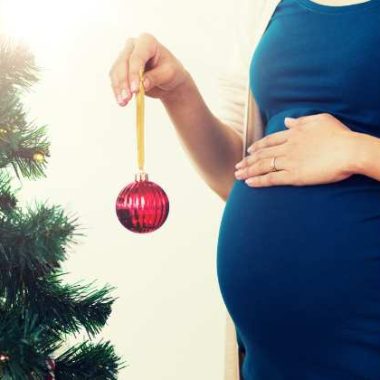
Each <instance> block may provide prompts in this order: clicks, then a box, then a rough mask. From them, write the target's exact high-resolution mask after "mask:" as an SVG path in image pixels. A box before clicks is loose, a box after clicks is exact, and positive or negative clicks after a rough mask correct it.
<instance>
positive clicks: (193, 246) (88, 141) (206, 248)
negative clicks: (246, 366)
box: [1, 0, 233, 380]
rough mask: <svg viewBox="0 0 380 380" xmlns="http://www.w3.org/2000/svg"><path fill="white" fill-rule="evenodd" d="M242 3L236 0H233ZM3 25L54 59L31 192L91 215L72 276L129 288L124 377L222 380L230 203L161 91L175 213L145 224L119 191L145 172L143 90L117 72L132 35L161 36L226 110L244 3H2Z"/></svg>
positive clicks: (120, 335) (116, 311) (153, 108)
mask: <svg viewBox="0 0 380 380" xmlns="http://www.w3.org/2000/svg"><path fill="white" fill-rule="evenodd" d="M231 1H232V0H231ZM1 5H2V9H1V15H2V17H3V20H2V26H3V27H4V28H8V30H11V31H12V32H13V33H16V34H17V33H18V34H20V35H23V36H24V37H25V38H26V39H27V41H28V42H29V43H30V44H31V46H32V47H33V51H34V53H35V55H36V59H37V62H38V64H40V66H42V67H43V71H42V72H41V81H40V82H39V84H37V85H35V86H34V89H33V93H31V94H30V95H29V96H28V97H26V99H25V102H26V104H27V106H28V108H29V115H30V117H31V118H34V119H35V120H36V121H37V123H38V124H47V125H48V136H49V140H50V141H51V157H50V158H49V161H48V168H47V171H46V174H47V178H46V179H41V180H38V181H34V182H30V181H28V180H24V181H23V183H22V185H23V189H22V191H21V193H20V199H21V200H22V201H24V202H32V201H34V200H35V199H36V200H48V201H49V202H50V203H52V204H60V205H62V206H63V207H64V208H65V210H66V211H67V212H68V213H71V214H74V215H76V216H78V218H79V222H80V224H81V226H82V228H83V230H82V232H84V233H85V235H86V236H85V237H83V238H80V239H77V240H78V242H79V243H78V244H77V245H76V246H74V247H73V248H72V249H70V251H69V255H70V257H69V259H68V261H67V262H66V263H65V264H64V266H65V269H66V270H68V271H69V272H70V275H69V276H68V277H67V279H68V281H75V280H81V279H84V280H87V281H92V280H97V282H96V283H97V284H98V286H102V285H104V284H105V283H109V284H111V285H113V286H115V287H116V290H115V292H114V295H115V296H116V297H118V300H117V301H116V302H115V304H114V307H113V312H112V315H111V317H110V319H109V321H108V325H107V326H106V328H104V330H103V331H102V333H101V334H100V336H99V338H105V339H110V340H112V342H113V343H114V345H115V346H116V350H117V352H118V353H119V354H120V355H121V356H122V357H123V359H124V360H125V361H126V364H127V367H126V368H125V369H124V370H123V371H122V372H121V373H120V376H119V379H130V380H147V379H152V380H178V379H181V380H194V379H197V380H198V379H199V380H221V379H222V378H223V349H224V347H223V345H224V326H225V325H224V324H225V306H224V303H223V301H222V298H221V294H220V292H219V286H218V281H217V276H216V245H217V236H218V228H219V224H220V220H221V216H222V211H223V207H224V203H223V201H222V200H221V199H220V198H219V197H218V196H217V195H216V194H214V193H213V192H212V191H211V190H210V189H209V188H208V187H207V186H206V184H205V183H204V182H203V181H202V179H201V177H200V175H199V174H198V172H197V170H196V168H195V166H194V165H193V164H192V162H191V161H190V158H189V157H188V156H187V155H186V153H185V151H184V149H183V148H182V146H181V144H180V143H179V139H178V138H177V135H176V132H175V129H174V126H173V125H172V124H171V122H170V120H169V118H168V116H167V114H166V113H165V110H164V108H163V106H162V104H161V103H160V101H159V100H157V99H151V98H148V97H147V98H146V104H145V110H146V114H145V127H146V128H145V130H146V140H145V141H146V166H145V169H146V171H147V172H148V174H149V176H150V179H151V180H152V181H154V182H157V183H158V184H160V185H161V186H162V187H163V188H164V189H165V191H166V192H167V194H168V196H169V198H170V213H169V216H168V219H167V221H166V223H165V224H164V225H163V226H162V227H161V228H160V229H159V230H157V231H156V232H154V233H151V234H145V235H144V234H143V235H138V234H132V233H131V232H129V231H127V230H125V229H124V228H123V227H122V226H121V225H120V224H119V221H118V220H117V218H116V215H115V199H116V197H117V194H118V192H119V191H120V190H121V189H122V187H123V186H125V185H126V184H127V183H129V182H131V181H133V179H134V173H135V171H136V169H137V161H136V136H135V103H134V99H133V101H132V102H130V104H129V105H128V106H127V107H126V108H121V107H120V106H118V105H117V103H116V101H115V100H114V98H113V94H112V91H111V87H110V81H109V77H108V71H109V69H110V67H111V65H112V63H113V60H114V59H115V58H116V56H117V54H118V53H119V51H120V49H121V48H122V46H123V44H124V42H125V40H126V38H127V37H129V36H137V35H138V34H139V33H141V32H149V33H152V34H154V35H155V36H156V37H157V38H158V39H159V40H160V42H161V43H163V44H164V45H165V46H167V47H168V48H169V49H170V50H171V51H172V52H173V53H174V54H175V55H176V56H177V57H178V58H179V59H180V60H181V61H182V63H183V64H184V65H185V66H186V67H187V69H188V70H189V71H190V72H191V74H192V75H193V77H194V79H195V80H196V83H197V84H198V87H199V88H200V90H201V93H202V95H203V96H204V99H205V101H206V103H207V104H208V106H209V107H210V108H211V109H212V110H213V112H215V113H217V112H219V108H218V107H219V99H218V89H217V86H216V78H215V77H216V76H215V73H217V71H218V70H219V68H220V67H222V66H223V63H224V61H225V60H226V59H227V57H228V54H229V52H230V50H231V44H232V43H233V41H232V37H233V34H232V33H231V29H232V27H231V25H230V22H231V20H230V17H231V10H230V7H231V4H229V3H228V1H227V0H226V1H220V0H209V1H203V0H192V1H191V2H190V1H186V2H185V1H178V0H144V1H133V2H132V1H125V0H124V1H122V0H108V1H106V0H101V1H89V0H83V1H80V2H76V1H74V0H68V1H64V2H55V1H42V0H36V1H32V2H30V1H29V2H27V1H20V0H19V1H17V0H12V1H5V0H3V1H1Z"/></svg>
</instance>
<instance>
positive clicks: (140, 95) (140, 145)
mask: <svg viewBox="0 0 380 380" xmlns="http://www.w3.org/2000/svg"><path fill="white" fill-rule="evenodd" d="M143 74H144V68H141V69H140V70H139V91H138V92H137V94H136V132H137V164H138V168H139V170H140V171H144V95H145V92H144V84H143V81H144V77H143Z"/></svg>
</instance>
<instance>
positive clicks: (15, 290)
mask: <svg viewBox="0 0 380 380" xmlns="http://www.w3.org/2000/svg"><path fill="white" fill-rule="evenodd" d="M39 72H40V69H39V68H38V67H37V65H36V64H35V59H34V56H33V54H32V53H31V51H30V49H29V48H28V47H27V46H26V45H24V44H23V43H21V42H19V41H14V40H11V39H10V38H9V37H7V36H4V35H3V36H0V379H8V380H9V379H12V380H24V379H25V380H29V379H33V380H34V379H44V380H46V379H57V380H67V379H71V380H86V379H92V380H94V379H99V380H100V379H101V380H107V379H116V378H117V373H118V372H119V370H120V369H121V365H122V362H121V359H120V357H118V356H117V355H116V353H115V350H114V348H113V346H112V345H111V343H110V342H109V341H102V340H100V341H98V342H94V341H93V340H94V337H95V335H97V334H98V333H99V332H100V330H101V329H102V327H103V326H104V325H105V324H106V322H107V319H108V317H109V315H110V313H111V307H112V304H113V302H114V301H115V299H114V298H112V297H111V295H110V293H111V291H112V290H113V289H112V288H111V287H109V286H108V285H107V286H104V287H103V288H102V289H100V290H99V289H94V288H93V284H82V283H76V284H72V285H67V284H65V282H64V279H63V277H64V273H63V270H62V268H61V263H62V261H64V260H65V259H66V256H67V248H68V247H69V246H72V245H73V244H75V242H76V241H75V237H76V236H78V235H82V234H81V233H79V232H78V227H79V225H78V222H77V218H75V217H73V216H69V215H66V214H65V212H64V210H63V209H62V208H61V207H60V206H48V205H47V203H46V202H45V203H44V202H40V203H37V202H36V203H35V205H33V206H23V207H21V206H20V205H19V204H18V202H17V198H16V194H17V191H18V189H17V190H14V189H13V187H14V186H13V181H14V180H15V179H18V180H20V179H21V178H27V179H30V180H31V179H33V180H34V179H38V178H41V177H45V176H46V175H45V173H44V169H45V167H46V163H47V157H49V142H48V141H47V139H46V126H36V125H35V123H34V122H30V121H28V120H27V117H26V116H27V115H26V112H25V110H24V107H23V104H22V102H21V96H22V94H23V92H24V91H26V90H28V89H29V88H31V86H32V85H33V84H34V83H35V82H36V81H38V79H39V78H38V73H39ZM78 334H82V335H85V339H84V340H81V341H80V342H78V343H76V344H75V345H74V346H71V347H69V348H68V343H67V342H68V338H70V336H73V337H75V338H77V335H78Z"/></svg>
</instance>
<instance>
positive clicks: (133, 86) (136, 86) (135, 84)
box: [131, 79, 139, 92]
mask: <svg viewBox="0 0 380 380" xmlns="http://www.w3.org/2000/svg"><path fill="white" fill-rule="evenodd" d="M138 89H139V83H138V82H137V80H136V79H133V81H132V82H131V91H132V92H136V91H137V90H138Z"/></svg>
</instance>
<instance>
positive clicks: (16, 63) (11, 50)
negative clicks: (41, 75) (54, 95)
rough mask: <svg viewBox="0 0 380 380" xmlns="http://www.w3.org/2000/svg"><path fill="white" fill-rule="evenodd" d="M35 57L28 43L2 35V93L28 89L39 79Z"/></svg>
mask: <svg viewBox="0 0 380 380" xmlns="http://www.w3.org/2000/svg"><path fill="white" fill-rule="evenodd" d="M38 71H40V68H39V67H37V66H36V64H35V59H34V56H33V54H32V52H31V51H30V49H29V48H28V46H27V45H25V44H23V43H22V42H20V41H18V40H13V39H12V38H10V37H9V36H7V35H4V34H2V35H0V73H2V75H1V77H0V94H3V93H4V92H6V91H10V90H11V89H17V88H18V89H28V88H30V87H31V86H32V85H33V84H34V83H35V82H37V81H38V77H37V72H38Z"/></svg>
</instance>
